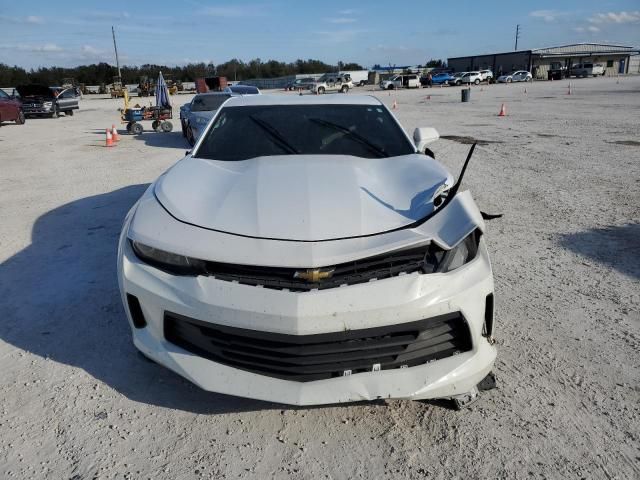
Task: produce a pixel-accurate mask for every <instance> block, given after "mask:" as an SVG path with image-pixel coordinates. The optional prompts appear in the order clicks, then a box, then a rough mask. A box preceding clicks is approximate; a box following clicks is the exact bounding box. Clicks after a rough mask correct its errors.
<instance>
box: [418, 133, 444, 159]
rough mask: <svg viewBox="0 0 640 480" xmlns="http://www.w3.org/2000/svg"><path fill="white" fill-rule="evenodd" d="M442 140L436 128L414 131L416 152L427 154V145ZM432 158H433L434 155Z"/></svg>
mask: <svg viewBox="0 0 640 480" xmlns="http://www.w3.org/2000/svg"><path fill="white" fill-rule="evenodd" d="M439 138H440V134H439V133H438V131H437V130H436V129H435V128H431V127H421V128H416V129H415V130H414V131H413V142H414V143H415V145H416V150H418V151H419V152H420V153H425V150H427V145H428V144H430V143H433V142H435V141H436V140H438V139H439ZM429 151H430V152H431V150H429ZM430 156H432V157H433V154H431V155H430Z"/></svg>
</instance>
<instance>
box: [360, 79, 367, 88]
mask: <svg viewBox="0 0 640 480" xmlns="http://www.w3.org/2000/svg"><path fill="white" fill-rule="evenodd" d="M366 84H367V82H365V81H364V80H361V81H360V83H359V85H360V86H361V87H364V86H365V85H366Z"/></svg>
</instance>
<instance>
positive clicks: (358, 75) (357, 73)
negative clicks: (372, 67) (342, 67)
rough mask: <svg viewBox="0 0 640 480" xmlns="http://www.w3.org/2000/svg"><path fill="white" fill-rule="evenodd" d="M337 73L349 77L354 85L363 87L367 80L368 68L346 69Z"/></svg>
mask: <svg viewBox="0 0 640 480" xmlns="http://www.w3.org/2000/svg"><path fill="white" fill-rule="evenodd" d="M338 75H343V76H345V77H350V78H351V83H353V85H354V86H358V87H363V86H364V85H366V84H367V83H368V82H369V70H348V71H343V72H338Z"/></svg>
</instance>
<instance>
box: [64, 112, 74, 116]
mask: <svg viewBox="0 0 640 480" xmlns="http://www.w3.org/2000/svg"><path fill="white" fill-rule="evenodd" d="M64 114H65V116H67V117H73V110H67V111H66V112H64Z"/></svg>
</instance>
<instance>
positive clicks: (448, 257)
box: [423, 230, 481, 273]
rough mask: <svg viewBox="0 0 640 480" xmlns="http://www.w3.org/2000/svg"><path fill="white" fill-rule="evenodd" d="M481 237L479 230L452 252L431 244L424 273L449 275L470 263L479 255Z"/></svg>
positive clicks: (425, 260)
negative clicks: (448, 273)
mask: <svg viewBox="0 0 640 480" xmlns="http://www.w3.org/2000/svg"><path fill="white" fill-rule="evenodd" d="M480 235H481V232H480V231H479V230H475V231H473V232H472V233H471V234H469V235H468V236H467V238H465V239H464V240H462V241H461V242H460V243H459V244H458V245H456V246H455V247H454V248H452V249H451V250H443V249H441V248H440V247H438V246H437V245H435V244H431V246H430V247H429V250H428V251H427V254H426V255H425V258H424V267H423V270H424V272H425V273H447V272H451V271H453V270H455V269H457V268H460V267H461V266H463V265H464V264H466V263H468V262H470V261H471V260H473V259H474V258H475V257H476V254H477V253H478V245H479V244H480Z"/></svg>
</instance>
